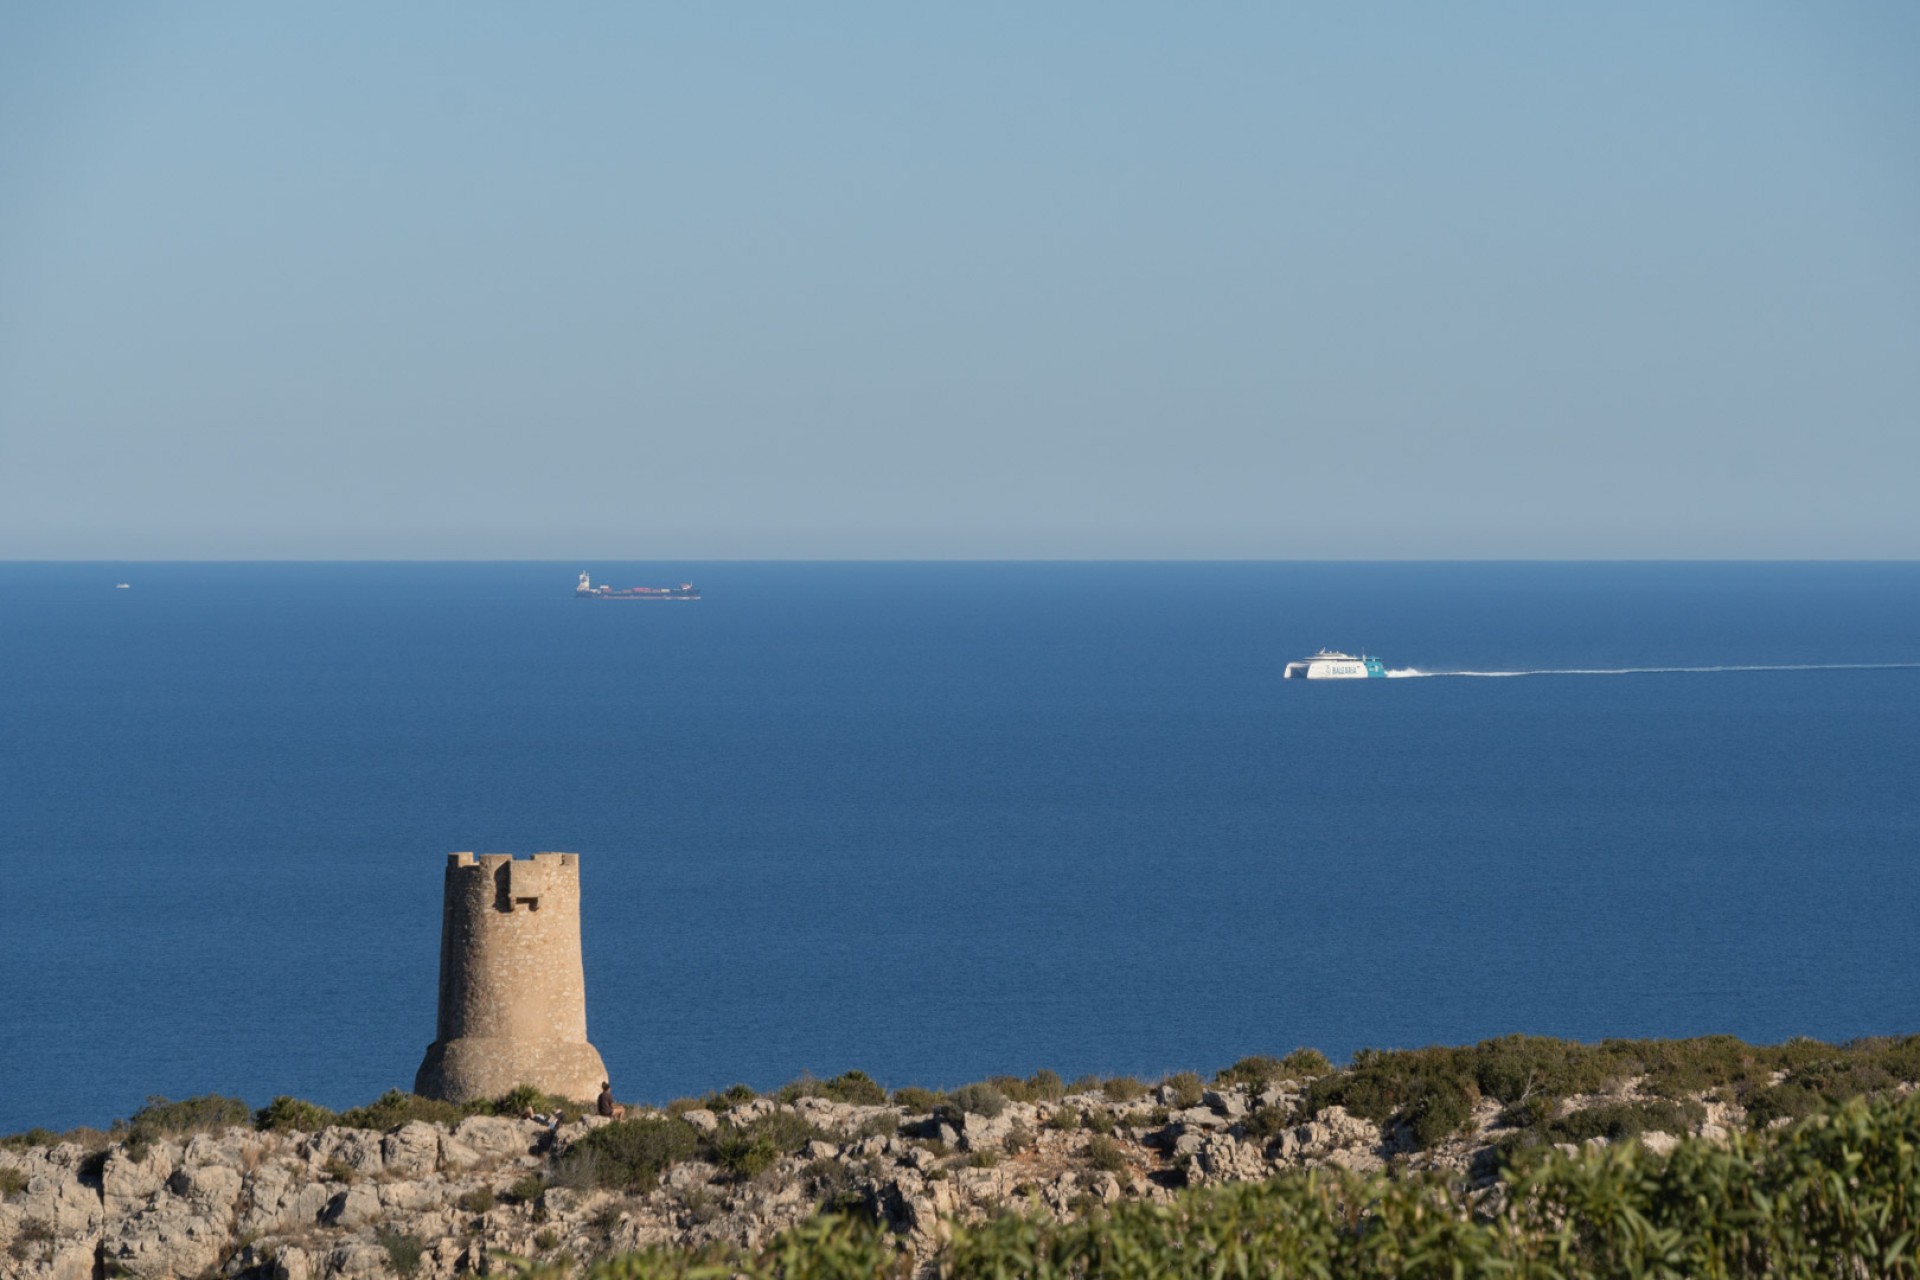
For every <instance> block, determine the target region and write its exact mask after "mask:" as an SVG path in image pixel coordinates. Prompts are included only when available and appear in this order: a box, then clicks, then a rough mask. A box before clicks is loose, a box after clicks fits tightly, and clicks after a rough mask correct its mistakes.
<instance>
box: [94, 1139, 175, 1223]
mask: <svg viewBox="0 0 1920 1280" xmlns="http://www.w3.org/2000/svg"><path fill="white" fill-rule="evenodd" d="M179 1161H180V1148H179V1147H176V1146H174V1145H173V1144H172V1143H170V1142H154V1143H149V1144H148V1146H147V1150H146V1152H145V1153H144V1155H143V1156H142V1158H140V1159H138V1160H136V1159H134V1158H133V1155H132V1153H131V1152H129V1151H128V1149H127V1148H126V1147H123V1146H122V1147H114V1148H112V1149H111V1150H109V1151H108V1152H107V1160H106V1164H105V1165H104V1166H102V1168H101V1172H100V1194H101V1196H102V1198H103V1199H105V1201H106V1207H107V1212H108V1213H109V1214H111V1215H115V1216H118V1215H123V1214H127V1213H131V1212H133V1211H134V1210H135V1209H137V1208H138V1207H139V1206H140V1205H141V1204H142V1203H144V1202H145V1201H146V1200H147V1199H148V1198H149V1197H151V1196H153V1195H155V1194H156V1193H158V1192H159V1191H160V1189H161V1188H162V1187H164V1186H166V1185H167V1179H168V1178H171V1177H172V1176H173V1171H174V1169H175V1168H176V1167H177V1166H178V1165H179Z"/></svg>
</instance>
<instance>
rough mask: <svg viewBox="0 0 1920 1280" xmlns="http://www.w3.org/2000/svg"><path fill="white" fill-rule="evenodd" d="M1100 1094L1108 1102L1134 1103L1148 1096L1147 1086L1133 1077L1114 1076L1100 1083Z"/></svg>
mask: <svg viewBox="0 0 1920 1280" xmlns="http://www.w3.org/2000/svg"><path fill="white" fill-rule="evenodd" d="M1100 1092H1101V1093H1103V1094H1105V1095H1106V1099H1107V1101H1108V1102H1121V1103H1125V1102H1133V1101H1135V1100H1136V1099H1139V1098H1143V1097H1145V1096H1146V1093H1147V1086H1146V1085H1144V1084H1141V1083H1140V1082H1139V1081H1138V1080H1136V1079H1134V1078H1133V1077H1132V1076H1112V1077H1109V1078H1108V1079H1105V1080H1102V1081H1101V1082H1100Z"/></svg>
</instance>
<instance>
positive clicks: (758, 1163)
mask: <svg viewBox="0 0 1920 1280" xmlns="http://www.w3.org/2000/svg"><path fill="white" fill-rule="evenodd" d="M603 1132H604V1130H603ZM827 1136H828V1135H827V1134H826V1133H825V1132H823V1131H822V1130H820V1129H817V1128H815V1127H814V1126H813V1125H811V1124H809V1123H808V1122H807V1121H806V1120H804V1119H802V1118H801V1117H799V1116H798V1115H795V1114H794V1113H793V1112H791V1111H774V1112H770V1113H769V1114H767V1115H764V1116H761V1117H760V1118H759V1119H757V1120H755V1121H754V1122H753V1123H751V1124H747V1125H735V1124H732V1123H730V1122H728V1121H724V1120H723V1121H721V1123H720V1127H719V1128H718V1129H716V1130H715V1131H714V1132H713V1133H712V1134H710V1135H708V1136H707V1138H706V1140H705V1142H704V1144H703V1145H704V1148H705V1151H706V1153H707V1154H709V1155H710V1156H711V1157H712V1159H713V1162H714V1163H715V1164H717V1165H719V1166H720V1168H722V1169H724V1170H725V1171H726V1172H727V1173H729V1174H731V1175H733V1176H734V1177H735V1178H741V1179H745V1178H752V1177H755V1176H757V1175H759V1174H761V1173H764V1172H766V1171H767V1170H768V1169H770V1168H772V1167H773V1163H774V1161H776V1160H778V1159H779V1158H780V1157H781V1156H790V1155H797V1154H798V1153H799V1152H800V1150H801V1149H802V1148H804V1147H805V1146H806V1145H807V1143H809V1142H812V1141H813V1140H815V1139H816V1138H821V1139H824V1138H826V1137H827Z"/></svg>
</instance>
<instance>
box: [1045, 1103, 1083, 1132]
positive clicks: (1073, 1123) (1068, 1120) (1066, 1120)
mask: <svg viewBox="0 0 1920 1280" xmlns="http://www.w3.org/2000/svg"><path fill="white" fill-rule="evenodd" d="M1079 1127H1080V1113H1079V1112H1078V1111H1075V1110H1074V1109H1073V1108H1072V1107H1055V1108H1054V1109H1053V1114H1052V1115H1050V1116H1048V1117H1047V1128H1049V1129H1058V1130H1061V1131H1063V1132H1066V1133H1071V1132H1073V1131H1074V1130H1075V1129H1078V1128H1079Z"/></svg>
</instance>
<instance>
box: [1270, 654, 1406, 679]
mask: <svg viewBox="0 0 1920 1280" xmlns="http://www.w3.org/2000/svg"><path fill="white" fill-rule="evenodd" d="M1386 674H1387V664H1386V663H1384V662H1382V661H1380V659H1378V658H1369V657H1368V656H1367V655H1366V654H1364V653H1363V654H1361V655H1360V656H1359V657H1357V658H1356V657H1355V656H1354V655H1352V654H1351V653H1335V652H1334V651H1333V650H1332V649H1322V650H1321V651H1320V652H1318V653H1316V654H1314V655H1313V656H1312V657H1311V658H1302V659H1301V660H1300V661H1299V662H1289V663H1288V664H1287V669H1286V672H1285V674H1284V676H1283V677H1282V678H1283V679H1287V680H1291V679H1293V678H1294V677H1295V676H1300V677H1301V678H1303V679H1306V680H1365V679H1366V678H1367V677H1368V676H1381V677H1385V675H1386Z"/></svg>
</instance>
